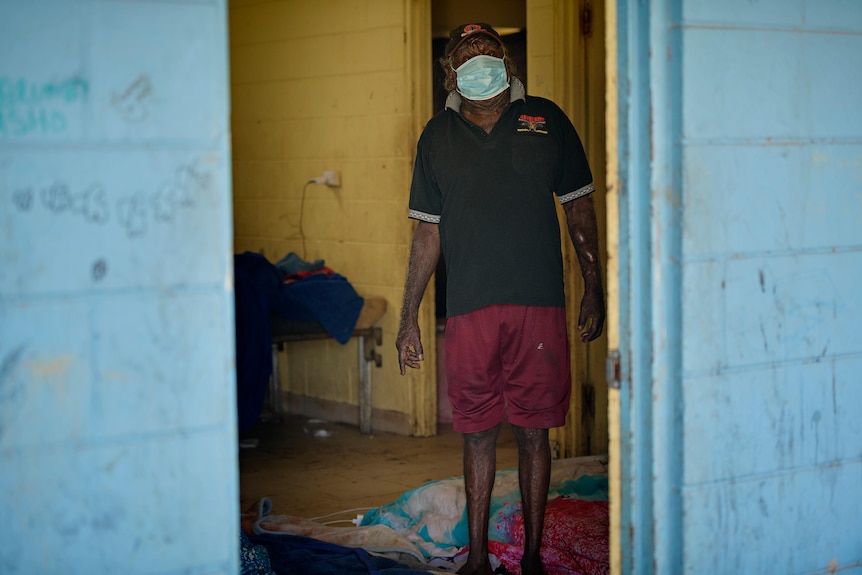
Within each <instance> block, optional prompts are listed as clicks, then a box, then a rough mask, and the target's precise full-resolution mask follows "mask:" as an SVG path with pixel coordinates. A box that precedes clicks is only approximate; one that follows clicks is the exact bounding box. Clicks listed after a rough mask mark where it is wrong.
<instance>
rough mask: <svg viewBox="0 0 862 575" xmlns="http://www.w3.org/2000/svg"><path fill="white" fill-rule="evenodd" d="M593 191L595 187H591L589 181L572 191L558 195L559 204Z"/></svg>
mask: <svg viewBox="0 0 862 575" xmlns="http://www.w3.org/2000/svg"><path fill="white" fill-rule="evenodd" d="M594 191H596V188H595V187H593V184H592V183H589V184H587V185H586V186H584V187H583V188H581V189H579V190H575V191H574V192H569V193H568V194H566V195H564V196H560V204H566V203H568V202H571V201H572V200H577V199H578V198H580V197H581V196H586V195H587V194H591V193H593V192H594Z"/></svg>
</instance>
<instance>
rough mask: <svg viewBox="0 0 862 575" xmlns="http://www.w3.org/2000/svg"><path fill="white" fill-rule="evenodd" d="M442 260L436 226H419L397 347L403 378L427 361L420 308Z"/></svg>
mask: <svg viewBox="0 0 862 575" xmlns="http://www.w3.org/2000/svg"><path fill="white" fill-rule="evenodd" d="M439 259H440V229H439V226H438V225H437V224H430V223H428V222H419V225H418V226H417V227H416V230H415V231H414V232H413V242H412V243H411V244H410V261H409V263H408V264H407V281H406V283H405V286H404V301H403V303H402V305H401V323H400V325H399V326H398V337H397V338H396V340H395V347H396V349H398V365H399V367H400V369H401V375H404V372H405V369H404V367H405V366H408V367H412V368H414V369H415V368H418V367H419V362H420V361H422V360H424V359H425V354H424V352H423V349H422V340H421V337H420V333H419V304H420V303H421V302H422V296H423V295H424V293H425V287H426V286H427V285H428V280H429V279H431V275H432V274H433V273H434V270H435V269H436V268H437V261H438V260H439Z"/></svg>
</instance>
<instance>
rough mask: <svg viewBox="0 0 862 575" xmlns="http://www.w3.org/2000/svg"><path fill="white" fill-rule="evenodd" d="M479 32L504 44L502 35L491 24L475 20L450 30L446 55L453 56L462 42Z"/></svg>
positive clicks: (501, 44)
mask: <svg viewBox="0 0 862 575" xmlns="http://www.w3.org/2000/svg"><path fill="white" fill-rule="evenodd" d="M477 34H485V35H486V36H490V37H491V38H493V39H494V40H496V41H497V42H499V43H500V46H503V45H504V44H503V40H501V39H500V35H499V34H497V31H496V30H494V29H493V28H491V26H490V25H488V24H485V23H483V22H475V23H473V24H464V25H462V26H457V27H455V28H454V29H453V30H452V31H451V32H449V43H448V44H446V56H447V57H448V56H451V55H452V54H453V53H454V52H455V50H457V49H458V47H459V46H461V44H463V43H464V42H465V41H466V40H467V39H468V38H471V37H473V36H475V35H477Z"/></svg>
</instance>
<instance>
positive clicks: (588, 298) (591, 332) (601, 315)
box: [578, 287, 605, 343]
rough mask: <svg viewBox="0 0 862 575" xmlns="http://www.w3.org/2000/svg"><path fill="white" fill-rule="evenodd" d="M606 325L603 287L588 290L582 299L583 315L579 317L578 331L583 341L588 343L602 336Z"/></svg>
mask: <svg viewBox="0 0 862 575" xmlns="http://www.w3.org/2000/svg"><path fill="white" fill-rule="evenodd" d="M604 325H605V298H604V294H603V293H602V289H601V287H598V288H592V289H589V288H588V289H586V290H585V291H584V297H583V298H582V299H581V314H580V315H579V316H578V331H579V332H581V341H582V342H583V343H587V342H590V341H593V340H594V339H596V338H597V337H599V336H600V335H602V327H603V326H604Z"/></svg>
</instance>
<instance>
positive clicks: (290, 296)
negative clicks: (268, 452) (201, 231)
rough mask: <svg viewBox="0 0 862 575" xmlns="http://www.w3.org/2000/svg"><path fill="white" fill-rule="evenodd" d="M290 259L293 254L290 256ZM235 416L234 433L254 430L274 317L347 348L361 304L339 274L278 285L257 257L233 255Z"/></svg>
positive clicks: (277, 271)
mask: <svg viewBox="0 0 862 575" xmlns="http://www.w3.org/2000/svg"><path fill="white" fill-rule="evenodd" d="M291 256H295V254H291ZM233 261H234V303H235V309H236V314H235V321H236V358H237V360H236V363H237V412H238V417H239V420H238V424H239V431H240V433H242V432H244V431H247V430H248V429H250V428H251V427H253V426H254V425H255V424H257V421H258V418H259V417H260V411H261V409H262V408H263V402H264V398H265V396H266V387H267V383H268V382H269V378H270V376H271V375H272V351H271V345H272V324H271V321H270V316H271V315H273V314H276V315H278V316H281V317H282V318H284V319H285V320H288V321H292V322H298V323H317V324H319V325H320V326H321V327H322V328H323V329H324V330H325V331H326V332H327V333H328V334H329V335H330V336H332V337H333V338H334V339H335V340H336V341H338V342H339V343H341V344H344V343H347V341H348V340H349V339H350V336H351V335H352V334H353V329H354V327H356V320H357V319H359V313H360V312H361V311H362V306H363V304H364V303H365V300H363V299H362V298H361V297H360V296H359V295H358V294H357V293H356V291H355V290H354V289H353V286H352V285H350V282H348V281H347V279H346V278H344V277H343V276H341V275H339V274H331V275H327V274H322V273H321V274H313V275H310V276H308V277H305V278H303V279H300V280H298V281H294V282H292V283H287V284H286V283H284V279H285V272H284V271H283V269H282V268H280V267H276V266H275V265H273V264H272V263H271V262H270V261H269V260H267V259H266V258H265V257H264V256H262V255H261V254H257V253H254V252H244V253H242V254H235V255H234V260H233ZM287 261H289V263H290V265H291V266H292V268H291V269H303V270H306V271H307V270H309V269H316V266H318V265H322V263H323V262H322V260H318V262H314V263H312V264H307V265H306V264H304V263H303V262H302V260H300V259H299V258H298V257H291V258H290V259H289V260H287V259H283V260H281V261H280V262H279V264H283V263H285V262H287Z"/></svg>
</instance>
